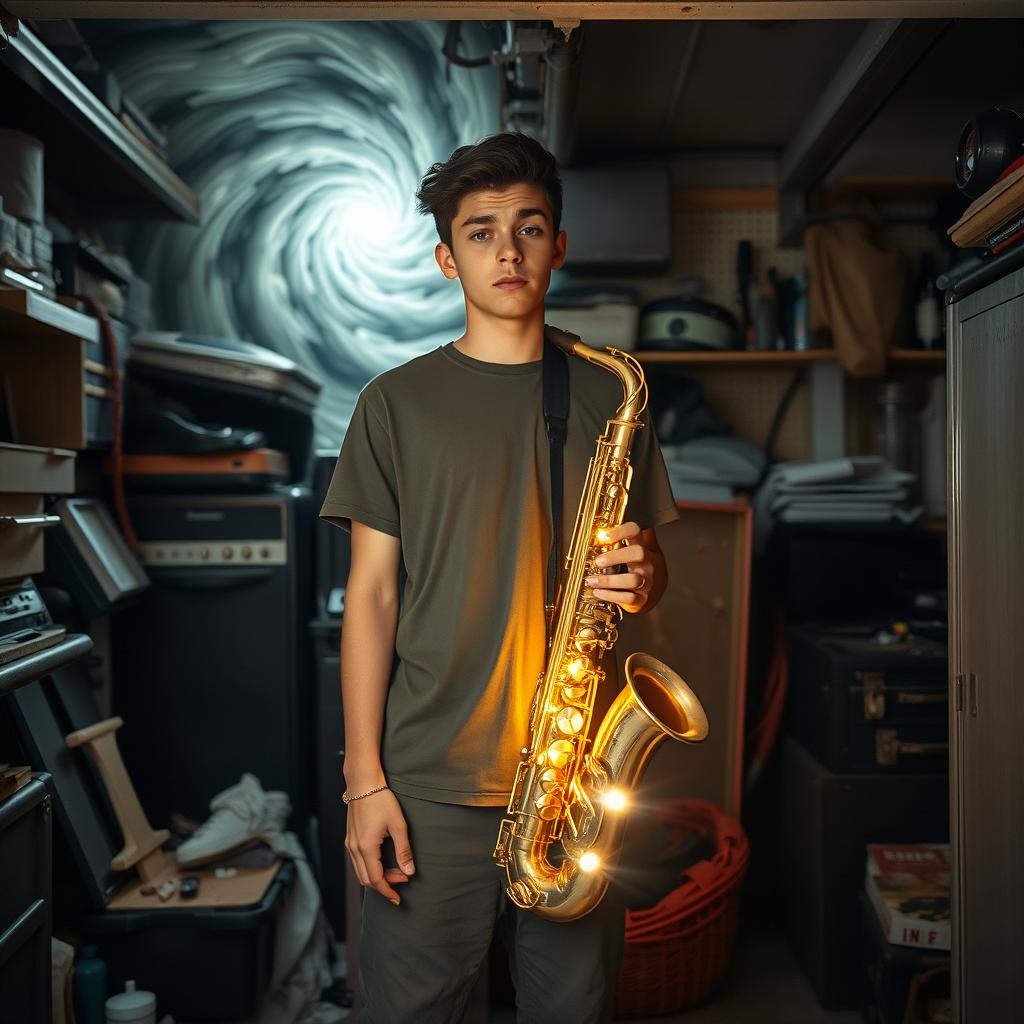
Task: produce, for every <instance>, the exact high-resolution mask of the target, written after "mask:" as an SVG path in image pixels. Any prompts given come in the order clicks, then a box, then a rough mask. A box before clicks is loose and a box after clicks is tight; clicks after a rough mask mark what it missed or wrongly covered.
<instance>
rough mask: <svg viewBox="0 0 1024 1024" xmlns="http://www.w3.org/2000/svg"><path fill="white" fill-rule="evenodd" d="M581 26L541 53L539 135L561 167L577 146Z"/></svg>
mask: <svg viewBox="0 0 1024 1024" xmlns="http://www.w3.org/2000/svg"><path fill="white" fill-rule="evenodd" d="M583 35H584V30H583V27H582V26H580V27H579V28H577V29H576V30H575V31H573V32H572V33H571V35H569V36H568V37H567V38H566V39H565V41H564V42H554V43H553V44H552V46H551V47H550V49H548V50H547V52H546V53H545V54H544V64H543V68H544V83H543V86H542V89H543V100H542V104H543V106H542V110H543V114H542V121H541V136H542V139H543V142H544V144H545V145H546V146H547V148H548V149H549V150H550V151H551V153H552V154H553V155H554V157H555V159H556V160H557V161H558V163H559V164H560V165H562V166H568V165H570V164H571V163H572V157H573V151H574V149H575V147H576V131H575V119H574V117H573V113H574V110H575V107H576V96H577V95H578V93H579V84H580V67H581V51H582V48H583Z"/></svg>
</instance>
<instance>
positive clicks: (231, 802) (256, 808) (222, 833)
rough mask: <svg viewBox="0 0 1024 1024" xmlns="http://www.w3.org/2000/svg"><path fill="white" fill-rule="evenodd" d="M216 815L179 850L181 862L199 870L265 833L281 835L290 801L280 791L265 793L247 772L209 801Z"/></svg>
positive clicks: (289, 811) (204, 823) (288, 812)
mask: <svg viewBox="0 0 1024 1024" xmlns="http://www.w3.org/2000/svg"><path fill="white" fill-rule="evenodd" d="M210 810H211V811H213V814H212V815H211V816H210V817H209V818H208V819H207V820H206V821H204V822H203V824H202V825H200V826H199V828H197V829H196V831H195V832H194V833H193V834H192V835H191V836H190V837H189V838H188V839H186V840H185V842H183V843H182V844H181V846H179V847H178V849H177V851H176V853H177V858H178V863H179V864H180V865H181V866H182V867H196V866H198V865H200V864H205V863H207V862H209V861H211V860H216V859H217V858H218V857H223V856H224V855H225V854H228V853H230V852H231V851H232V850H237V849H238V848H239V847H241V846H245V845H246V844H247V843H251V842H252V841H253V840H254V839H256V838H257V837H258V836H259V835H260V834H261V833H263V832H268V831H270V832H281V831H282V830H283V829H284V826H285V822H286V821H287V820H288V815H289V814H290V813H291V802H290V801H289V799H288V795H287V794H286V793H282V792H280V791H279V790H271V791H270V792H264V791H263V788H262V787H261V786H260V780H259V779H257V778H256V776H255V775H251V774H250V773H249V772H246V773H245V774H244V775H243V776H242V778H241V780H240V781H239V782H238V784H237V785H234V786H229V787H228V788H227V789H225V790H222V791H221V792H220V793H218V794H217V795H216V796H215V797H214V798H213V799H212V800H211V801H210Z"/></svg>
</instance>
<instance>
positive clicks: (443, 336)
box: [91, 21, 498, 448]
mask: <svg viewBox="0 0 1024 1024" xmlns="http://www.w3.org/2000/svg"><path fill="white" fill-rule="evenodd" d="M94 24H95V23H94ZM92 36H93V37H92V39H91V45H92V46H93V49H94V51H95V52H96V54H97V56H98V57H99V58H100V59H101V61H102V62H103V63H104V64H105V65H107V66H110V67H112V68H113V69H114V70H115V71H116V72H117V74H118V77H119V78H120V80H121V82H122V84H123V86H124V90H125V92H126V94H127V95H129V96H131V97H132V98H133V99H134V100H135V102H136V103H138V104H139V106H140V107H141V108H142V109H143V111H144V112H145V113H146V114H147V115H148V116H150V117H151V118H152V119H153V120H154V121H155V122H156V123H158V124H163V125H165V126H166V127H167V128H168V130H169V134H170V154H169V155H170V162H171V164H172V166H173V167H174V168H175V170H176V171H177V172H178V174H180V175H181V177H182V178H183V179H184V180H185V181H186V182H188V184H189V185H190V186H191V187H192V188H193V189H194V190H195V191H196V193H197V194H198V195H199V198H200V200H201V202H202V206H203V219H202V224H201V225H200V226H199V227H189V226H183V225H175V224H157V223H145V224H133V225H129V226H128V227H127V236H126V238H125V246H126V251H127V253H128V255H129V256H130V257H131V258H132V260H133V262H134V263H135V265H136V268H137V270H138V272H139V273H140V274H142V276H143V277H145V278H146V279H147V280H148V281H149V282H150V284H151V285H152V287H153V296H154V325H155V326H156V327H157V328H159V329H162V330H183V331H189V332H194V333H201V334H211V335H221V336H229V337H235V338H243V339H246V340H248V341H252V342H255V343H257V344H259V345H265V346H266V347H268V348H271V349H274V350H275V351H277V352H280V353H282V354H283V355H286V356H288V357H289V358H291V359H294V360H295V361H296V362H298V363H300V364H301V365H303V366H304V367H306V368H307V369H308V370H310V371H311V372H313V373H314V374H315V375H316V376H317V378H318V379H320V380H321V381H322V382H323V385H324V389H323V392H322V395H321V400H320V405H319V409H318V412H317V444H318V445H322V446H324V447H327V448H336V447H337V446H338V445H339V444H340V441H341V438H342V436H343V434H344V430H345V427H346V425H347V423H348V420H349V417H350V415H351V411H352V407H353V405H354V403H355V398H356V395H357V394H358V392H359V390H360V389H361V388H362V387H363V385H364V384H365V383H366V382H367V381H368V380H370V379H371V378H372V377H374V376H375V375H376V374H378V373H380V372H382V371H383V370H386V369H388V368H389V367H391V366H394V365H396V364H398V363H402V362H405V361H406V360H407V359H410V358H412V357H413V356H416V355H419V354H421V353H423V352H425V351H429V350H430V349H432V348H435V347H436V346H437V345H439V344H444V343H446V342H448V341H451V340H452V339H453V338H456V337H458V335H459V334H460V333H461V332H462V330H463V329H464V323H465V320H464V307H463V302H462V290H461V288H460V287H459V284H458V282H457V281H452V282H448V281H446V280H445V279H444V278H443V277H442V275H441V272H440V271H439V270H438V268H437V265H436V263H435V262H434V259H433V249H434V246H435V244H436V242H437V234H436V231H435V228H434V223H433V219H432V218H431V217H429V216H423V215H420V214H418V213H417V212H416V209H415V199H414V193H415V191H416V189H417V188H418V186H419V182H420V180H421V178H422V176H423V174H424V173H425V172H426V171H427V169H428V168H429V166H430V165H431V164H432V163H433V162H435V161H437V160H444V159H447V157H448V156H449V155H450V153H451V152H452V150H453V149H455V148H456V147H457V146H460V145H464V144H466V143H471V142H475V141H477V140H478V139H480V138H482V137H483V136H485V135H488V134H491V133H492V132H494V131H496V130H497V116H498V115H497V111H498V103H497V78H496V72H495V71H494V69H493V68H491V67H485V68H480V69H465V68H458V67H454V66H452V65H449V64H448V62H447V61H446V60H445V59H444V58H443V57H442V56H441V52H440V51H441V45H442V41H443V36H444V26H443V25H442V24H440V23H436V22H390V23H386V22H385V23H381V22H344V21H338V22H327V23H310V22H294V21H293V22H282V23H274V22H242V21H237V22H193V23H187V22H173V23H169V22H135V23H121V24H119V25H115V24H112V23H106V24H105V25H104V26H103V27H102V30H100V31H98V32H94V33H92ZM491 43H492V40H491V39H490V36H489V34H488V33H486V32H485V31H484V30H483V29H480V28H478V27H477V26H473V25H469V24H467V25H466V26H464V32H463V42H462V47H461V49H460V52H461V53H463V54H466V55H472V56H476V55H478V54H479V53H480V52H487V51H488V50H489V49H490V48H491Z"/></svg>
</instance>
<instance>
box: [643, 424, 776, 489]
mask: <svg viewBox="0 0 1024 1024" xmlns="http://www.w3.org/2000/svg"><path fill="white" fill-rule="evenodd" d="M661 452H662V455H663V456H664V459H665V469H666V470H667V471H668V479H669V483H670V484H671V485H672V495H673V497H674V498H675V499H676V501H703V502H713V503H719V502H732V501H733V500H734V497H735V494H734V488H737V487H741V488H753V487H754V486H755V485H756V484H757V482H758V480H759V479H760V478H761V472H762V469H763V468H764V454H763V453H762V452H761V449H760V448H758V447H757V446H756V445H753V444H751V443H750V442H749V441H743V440H740V439H739V438H735V437H702V438H698V439H696V440H693V441H687V442H685V443H684V444H676V445H669V444H666V445H662V446H661Z"/></svg>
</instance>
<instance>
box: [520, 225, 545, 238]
mask: <svg viewBox="0 0 1024 1024" xmlns="http://www.w3.org/2000/svg"><path fill="white" fill-rule="evenodd" d="M523 230H524V231H534V232H536V233H537V234H538V235H541V234H543V233H544V232H543V229H542V228H539V227H537V225H536V224H527V225H526V227H525V228H523Z"/></svg>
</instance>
